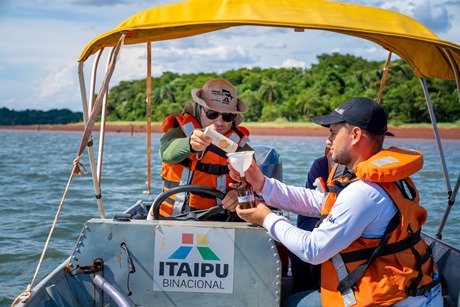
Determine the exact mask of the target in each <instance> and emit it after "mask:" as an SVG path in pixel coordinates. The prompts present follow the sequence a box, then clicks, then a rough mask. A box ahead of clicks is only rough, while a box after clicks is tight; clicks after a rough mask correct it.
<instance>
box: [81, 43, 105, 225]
mask: <svg viewBox="0 0 460 307" xmlns="http://www.w3.org/2000/svg"><path fill="white" fill-rule="evenodd" d="M103 50H104V48H102V49H101V50H99V51H98V53H97V55H96V57H95V58H94V63H93V69H92V70H91V84H90V88H89V97H90V101H89V109H90V110H91V111H92V109H93V102H94V97H95V95H96V94H95V91H96V90H95V88H96V76H97V68H98V67H99V60H100V59H101V55H102V52H103ZM87 110H88V108H87ZM86 118H87V119H86V120H85V125H86V123H87V122H88V115H86ZM99 143H100V141H99ZM93 145H94V142H93V135H92V134H91V135H90V138H89V141H88V145H87V146H88V156H89V162H90V165H91V176H92V178H93V188H94V197H95V198H96V202H97V207H98V209H99V216H100V217H101V218H102V219H103V218H105V210H104V205H103V203H102V192H101V182H100V180H99V177H98V175H97V163H96V158H95V155H94V147H93Z"/></svg>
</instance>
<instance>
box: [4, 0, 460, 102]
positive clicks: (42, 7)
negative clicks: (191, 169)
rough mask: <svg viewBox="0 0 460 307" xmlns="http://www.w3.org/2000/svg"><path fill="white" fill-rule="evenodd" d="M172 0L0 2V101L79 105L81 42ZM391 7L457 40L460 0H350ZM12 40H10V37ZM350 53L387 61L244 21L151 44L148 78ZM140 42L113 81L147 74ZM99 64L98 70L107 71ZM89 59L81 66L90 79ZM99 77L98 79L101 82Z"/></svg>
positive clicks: (355, 43) (355, 46) (346, 45)
mask: <svg viewBox="0 0 460 307" xmlns="http://www.w3.org/2000/svg"><path fill="white" fill-rule="evenodd" d="M0 1H1V0H0ZM171 2H176V0H139V1H129V0H116V1H115V2H111V1H108V0H71V1H69V0H49V1H44V0H30V1H29V0H15V1H6V4H4V3H2V5H1V9H0V36H2V37H4V38H6V40H5V42H6V43H5V44H1V45H0V106H6V107H9V108H13V109H25V108H38V109H43V110H46V109H50V108H55V107H67V108H70V109H72V110H80V108H81V107H80V103H81V102H80V97H79V95H80V92H79V88H78V78H77V73H76V69H77V63H76V59H77V57H78V55H79V53H80V52H81V51H82V49H83V47H84V45H85V44H87V43H88V42H89V41H90V40H92V39H93V38H94V37H96V36H97V35H99V34H101V33H103V32H105V31H107V30H109V29H110V28H112V27H114V26H115V25H117V24H118V23H120V22H121V21H122V20H123V19H125V18H127V17H128V16H130V15H131V14H133V13H136V12H138V11H139V10H142V9H146V8H148V7H151V6H155V5H158V4H165V3H171ZM349 2H354V3H357V2H360V3H361V4H367V5H372V6H376V7H381V8H387V9H393V10H396V11H400V12H402V13H405V14H408V15H410V16H412V17H414V18H416V19H419V20H421V21H422V22H424V23H425V24H426V25H428V26H429V27H430V28H432V29H433V30H434V31H435V32H436V34H438V35H439V36H440V37H441V38H444V39H447V40H450V41H454V42H457V43H458V42H459V41H460V3H459V1H458V0H455V1H454V0H439V1H434V0H417V1H416V0H408V1H405V0H391V1H390V0H380V1H379V0H373V1H370V0H349ZM10 38H14V39H10ZM334 51H336V52H341V53H351V54H354V55H357V56H362V57H363V58H366V59H370V60H384V59H386V55H387V53H386V52H385V51H384V50H382V49H381V48H380V47H378V46H377V45H375V44H373V43H370V42H367V41H365V40H362V39H353V38H350V37H345V36H342V35H340V34H336V33H332V32H326V31H315V30H307V31H305V32H302V33H294V32H293V31H292V30H288V29H282V28H273V27H250V26H241V27H234V28H229V29H225V30H222V31H217V32H210V33H208V34H205V35H201V36H196V37H190V38H183V39H177V40H171V41H164V42H163V41H162V42H156V43H154V44H153V51H152V62H153V66H152V68H153V75H155V76H158V75H160V74H162V73H163V72H165V71H173V72H178V73H192V72H199V71H203V72H223V71H225V70H228V69H237V68H240V67H256V66H258V67H308V66H310V65H311V64H312V63H314V62H316V57H317V55H319V54H321V53H325V52H327V53H330V52H334ZM145 58H146V55H145V46H142V47H135V46H125V47H124V49H123V52H122V55H121V57H120V59H119V62H118V64H117V65H118V66H117V69H116V70H115V73H114V76H113V79H112V81H111V86H114V85H116V84H118V83H119V81H121V80H132V79H140V78H145V74H146V72H145V70H146V68H145V61H146V60H145ZM102 61H104V62H103V65H101V66H100V68H99V69H104V67H105V59H103V60H102ZM91 65H92V61H91V60H90V61H88V63H86V64H85V77H86V78H87V80H86V82H87V83H89V78H90V74H89V73H90V70H91ZM100 81H101V80H98V83H99V84H100Z"/></svg>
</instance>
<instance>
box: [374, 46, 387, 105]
mask: <svg viewBox="0 0 460 307" xmlns="http://www.w3.org/2000/svg"><path fill="white" fill-rule="evenodd" d="M390 62H391V52H390V53H389V54H388V58H387V61H386V62H385V66H384V68H383V74H382V80H381V82H380V88H379V95H378V96H377V98H376V99H375V100H376V101H377V102H378V103H380V101H381V100H382V95H383V90H384V89H385V83H386V81H387V75H388V71H389V69H390Z"/></svg>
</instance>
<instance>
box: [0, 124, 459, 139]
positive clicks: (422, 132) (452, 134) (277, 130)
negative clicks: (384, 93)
mask: <svg viewBox="0 0 460 307" xmlns="http://www.w3.org/2000/svg"><path fill="white" fill-rule="evenodd" d="M243 126H246V127H247V128H248V129H249V131H250V132H251V134H252V135H275V136H318V137H327V136H328V133H329V131H328V129H325V128H323V127H319V126H318V127H311V126H307V125H306V126H281V125H280V126H274V127H268V126H259V125H254V126H253V125H251V124H248V125H243ZM0 130H15V131H21V130H22V131H72V132H83V130H84V127H83V124H67V125H18V126H0ZM94 130H95V131H99V125H98V124H96V125H95V129H94ZM106 131H107V132H115V133H131V134H134V133H145V132H146V124H141V123H133V124H117V123H107V124H106ZM389 131H391V132H392V133H394V134H395V135H396V137H397V138H416V139H434V133H433V130H432V129H431V128H429V127H391V126H390V128H389ZM152 132H153V133H162V131H161V125H160V124H158V123H155V124H152ZM439 134H440V135H441V138H443V139H454V140H460V128H439Z"/></svg>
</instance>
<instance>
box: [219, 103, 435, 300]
mask: <svg viewBox="0 0 460 307" xmlns="http://www.w3.org/2000/svg"><path fill="white" fill-rule="evenodd" d="M312 120H313V122H315V123H317V124H319V125H322V126H324V127H328V128H329V131H330V135H329V137H328V141H329V142H330V144H331V147H330V154H331V157H332V160H333V161H334V162H335V163H338V164H341V165H344V166H346V167H347V169H348V170H349V171H348V172H347V173H346V174H344V176H343V177H341V178H338V179H336V180H334V181H331V182H329V183H328V186H327V187H323V188H324V191H321V190H320V189H316V190H312V189H307V188H301V187H294V186H288V185H285V184H283V183H281V182H279V181H277V180H275V179H272V178H267V177H264V176H263V174H262V172H261V171H260V169H259V168H258V167H257V165H256V164H255V163H253V164H252V165H251V167H250V168H249V169H248V171H246V181H247V182H249V183H250V184H251V185H252V187H253V189H254V191H256V192H258V193H260V194H261V195H262V196H263V198H264V200H265V201H266V202H267V204H269V205H270V206H272V207H276V208H279V209H283V210H287V211H290V212H294V213H297V214H302V215H306V216H312V217H320V216H321V218H322V219H321V223H320V224H319V226H318V227H317V228H315V229H314V230H313V231H305V230H302V229H299V228H297V227H295V226H294V225H291V224H290V223H289V221H288V220H287V219H286V218H285V217H282V216H279V215H277V214H275V213H272V212H271V210H270V209H269V208H268V207H267V206H266V205H265V204H264V203H259V204H258V205H257V207H256V208H252V209H241V208H240V207H239V206H238V207H236V212H237V213H238V215H239V216H240V217H241V218H242V219H244V220H246V221H247V222H251V223H254V224H258V225H262V226H263V227H265V228H266V229H267V231H268V234H269V235H270V236H271V237H272V238H273V239H275V240H276V241H279V242H281V243H282V244H283V245H284V246H286V247H287V248H288V249H289V250H290V251H291V252H293V253H294V254H296V255H297V256H298V257H300V258H301V259H302V260H304V261H306V262H309V263H312V264H320V263H321V264H322V275H321V290H320V292H321V303H320V299H319V296H320V295H319V293H318V292H317V291H311V292H302V293H298V294H296V295H294V296H293V297H291V298H290V299H288V302H287V306H307V305H308V306H320V304H322V305H323V306H344V305H345V306H353V305H355V304H357V305H359V306H364V305H366V306H367V305H394V304H395V305H400V306H442V303H443V299H442V295H441V287H440V284H439V280H438V276H437V272H436V267H435V265H434V262H433V259H432V257H431V252H430V249H429V248H428V246H427V245H426V243H425V242H424V241H423V240H421V239H420V235H419V234H420V229H421V226H422V225H423V223H424V222H425V220H426V211H425V209H423V208H422V207H421V206H420V205H419V204H418V199H419V198H418V195H417V191H416V188H415V186H414V185H413V183H412V181H411V180H410V179H409V178H407V175H404V177H401V178H399V177H397V172H386V171H387V170H388V169H390V170H392V167H395V166H398V167H401V168H402V169H401V170H404V171H405V170H406V169H404V167H406V166H407V163H408V162H406V160H404V159H403V158H404V155H401V156H398V155H397V152H398V150H399V151H400V152H403V153H408V155H411V154H412V153H413V152H410V151H403V150H400V149H393V148H390V149H382V145H383V141H384V137H385V134H387V135H388V134H389V133H388V131H387V130H388V128H387V116H386V113H385V110H384V109H383V107H382V106H381V105H380V104H378V103H377V102H375V101H373V100H372V99H369V98H361V97H359V98H351V99H349V100H347V101H345V102H343V103H342V104H340V105H339V106H338V107H337V108H336V109H335V110H334V111H332V112H331V113H330V114H328V115H323V116H317V117H313V118H312ZM419 157H420V159H421V154H419ZM398 159H399V160H398ZM420 167H421V166H420ZM368 173H371V174H377V175H378V176H377V177H375V178H377V179H375V178H374V177H372V176H368ZM404 173H405V174H406V173H407V172H404ZM410 174H412V173H410ZM410 174H409V175H410ZM230 175H231V176H232V178H233V179H235V180H239V175H238V172H236V171H234V170H233V169H231V172H230ZM403 184H406V186H407V187H408V188H409V190H410V191H411V192H409V193H406V191H404V188H402V185H403ZM227 209H230V210H231V209H234V208H227Z"/></svg>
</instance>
